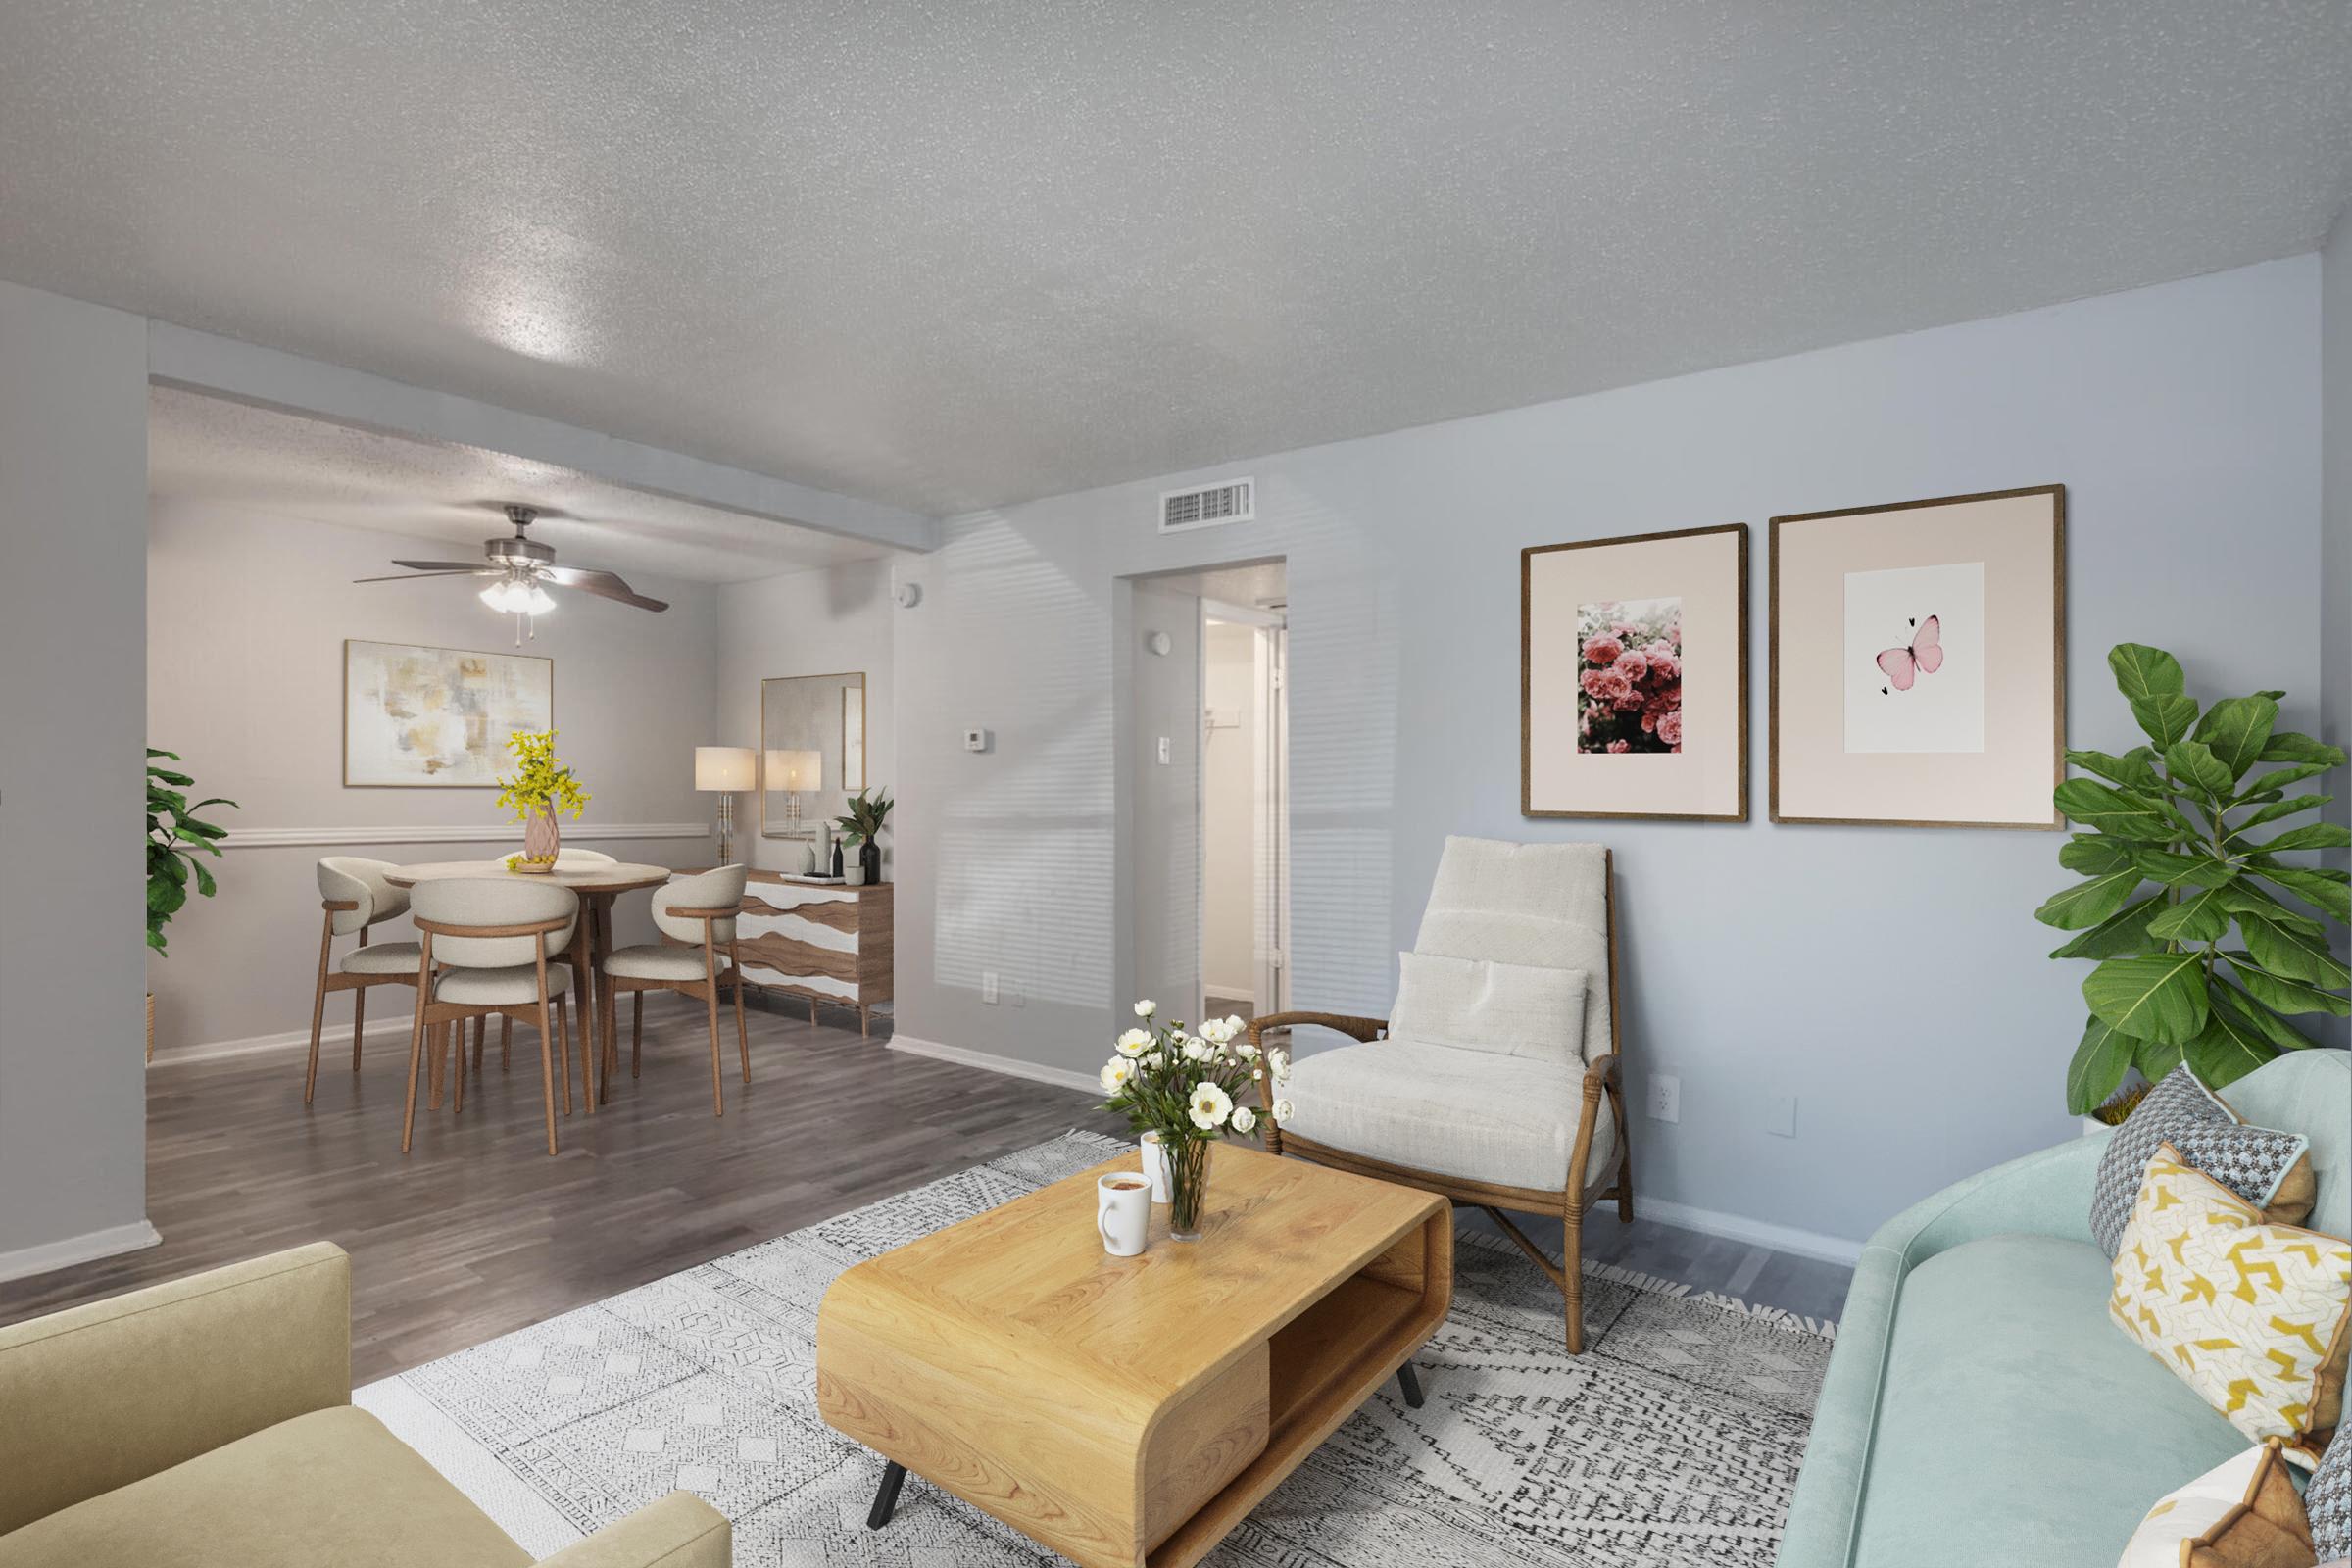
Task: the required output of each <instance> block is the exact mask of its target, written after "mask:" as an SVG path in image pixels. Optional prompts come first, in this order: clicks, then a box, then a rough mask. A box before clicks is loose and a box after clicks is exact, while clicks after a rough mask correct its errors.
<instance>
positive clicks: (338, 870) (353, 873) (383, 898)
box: [319, 855, 409, 937]
mask: <svg viewBox="0 0 2352 1568" xmlns="http://www.w3.org/2000/svg"><path fill="white" fill-rule="evenodd" d="M391 869H393V866H392V862H391V861H389V860H370V859H367V858H363V857H361V856H357V855H329V856H326V857H325V858H322V859H320V860H319V898H321V899H322V900H324V901H325V902H327V903H329V904H356V905H358V906H359V907H358V908H356V909H336V910H334V911H332V912H333V914H334V921H335V935H337V936H339V937H347V936H349V935H351V933H353V932H354V931H357V930H359V929H360V928H361V927H362V926H368V925H373V924H375V922H376V921H378V920H389V919H391V918H392V917H393V916H394V915H396V914H399V913H400V912H401V911H403V910H405V909H406V908H408V907H409V896H408V894H407V893H406V892H405V891H403V890H402V889H400V888H396V887H394V886H393V885H392V884H391V883H389V882H387V881H385V880H384V873H385V872H387V871H389V870H391Z"/></svg>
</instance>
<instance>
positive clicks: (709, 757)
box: [694, 746, 760, 790]
mask: <svg viewBox="0 0 2352 1568" xmlns="http://www.w3.org/2000/svg"><path fill="white" fill-rule="evenodd" d="M759 767H760V761H759V759H758V758H756V757H754V756H753V755H752V749H751V748H750V747H748V746H697V747H696V748H695V749H694V787H695V788H696V789H698V790H748V789H751V788H752V787H753V780H754V778H755V777H756V775H757V774H758V771H759Z"/></svg>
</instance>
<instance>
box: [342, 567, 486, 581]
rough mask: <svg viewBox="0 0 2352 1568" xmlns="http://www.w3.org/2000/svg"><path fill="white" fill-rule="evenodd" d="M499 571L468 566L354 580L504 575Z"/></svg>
mask: <svg viewBox="0 0 2352 1568" xmlns="http://www.w3.org/2000/svg"><path fill="white" fill-rule="evenodd" d="M505 575H506V573H504V572H499V571H477V570H476V569H474V568H473V567H471V566H467V567H466V568H465V569H463V570H461V571H404V572H399V573H397V574H395V575H393V576H390V577H354V578H352V579H351V580H352V581H353V582H422V581H424V580H425V579H426V578H427V577H503V576H505Z"/></svg>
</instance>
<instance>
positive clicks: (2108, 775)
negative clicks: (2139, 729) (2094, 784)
mask: <svg viewBox="0 0 2352 1568" xmlns="http://www.w3.org/2000/svg"><path fill="white" fill-rule="evenodd" d="M2066 760H2068V761H2069V762H2072V763H2073V764H2074V765H2075V766H2077V767H2080V768H2082V769H2084V770H2086V771H2088V772H2092V773H2096V774H2098V775H2099V777H2101V778H2103V779H2107V780H2109V781H2110V782H2112V783H2116V784H2123V785H2127V786H2129V787H2130V788H2131V789H2135V790H2160V789H2162V788H2164V780H2162V779H2160V778H2158V777H2157V776H2156V754H2155V752H2154V751H2152V750H2151V749H2149V748H2148V747H2145V746H2134V747H2133V748H2131V750H2130V751H2128V752H2126V753H2125V754H2124V755H2123V756H2121V757H2115V756H2112V755H2110V754H2108V753H2106V752H2069V753H2067V754H2066Z"/></svg>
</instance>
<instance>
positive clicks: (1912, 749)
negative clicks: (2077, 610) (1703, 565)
mask: <svg viewBox="0 0 2352 1568" xmlns="http://www.w3.org/2000/svg"><path fill="white" fill-rule="evenodd" d="M2065 561H2066V491H2065V487H2064V486H2062V485H2043V486H2038V487H2036V488H2034V489H2028V490H2003V491H1997V492H1992V493H1989V494H1985V495H1969V496H1948V497H1942V498H1938V499H1935V500H1929V501H1909V502H1902V503H1899V504H1896V505H1893V506H1884V507H1857V508H1848V509H1845V510H1842V511H1838V512H1816V513H1805V514H1800V515H1791V516H1784V517H1775V518H1773V519H1772V738H1771V758H1772V802H1771V808H1772V809H1771V815H1772V819H1773V820H1774V821H1776V822H1844V823H1887V824H1894V825H1900V826H1906V827H2009V828H2055V827H2057V826H2058V825H2059V822H2058V818H2057V815H2056V811H2055V808H2053V807H2052V805H2051V804H2050V791H2051V789H2052V788H2053V787H2054V786H2055V785H2056V784H2057V783H2058V781H2059V780H2060V779H2062V778H2063V777H2064V776H2065V772H2064V768H2065V727H2066V577H2065Z"/></svg>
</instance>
